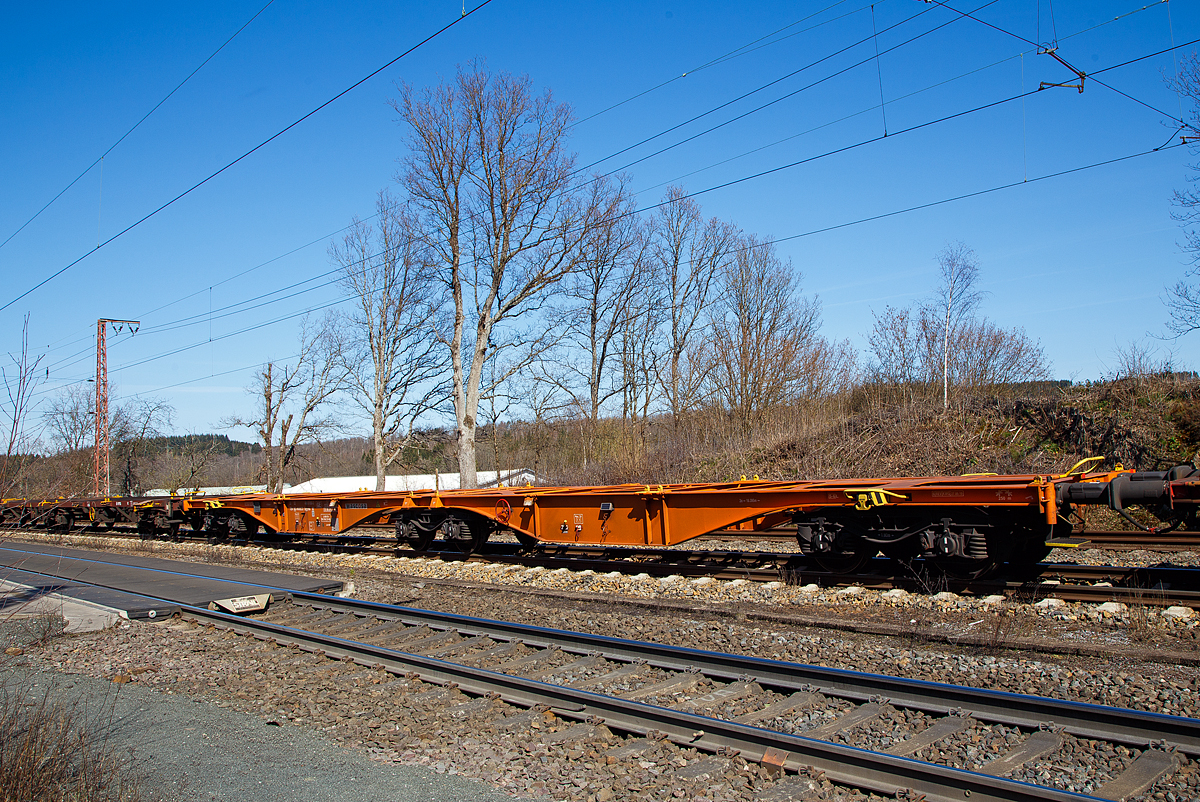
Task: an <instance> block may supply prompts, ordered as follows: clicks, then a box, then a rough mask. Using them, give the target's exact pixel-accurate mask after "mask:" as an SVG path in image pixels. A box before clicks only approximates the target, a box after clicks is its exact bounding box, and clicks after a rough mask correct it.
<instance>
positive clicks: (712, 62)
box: [572, 0, 867, 127]
mask: <svg viewBox="0 0 1200 802" xmlns="http://www.w3.org/2000/svg"><path fill="white" fill-rule="evenodd" d="M846 1H847V0H838V1H837V2H836V3H833V4H832V5H828V6H825V8H822V9H821V10H819V11H814V12H813V13H811V14H809V15H808V16H807V17H801V18H800V19H798V20H796V21H795V22H792V23H790V24H788V25H785V26H783V27H782V28H778V29H776V30H774V31H772V32H771V33H768V34H766V35H764V36H761V37H759V38H758V39H755V40H753V41H751V42H747V43H746V44H744V45H742V46H740V47H737V48H734V49H733V50H730V51H729V52H727V53H724V54H722V55H720V56H717V57H716V58H712V59H709V60H708V61H706V62H704V63H703V64H701V65H700V66H698V67H693V68H691V69H690V70H684V71H683V72H682V73H680V74H679V75H676V76H674V77H672V78H668V79H667V80H665V81H663V82H661V83H658V84H655V85H654V86H652V87H650V88H649V89H644V90H642V91H641V92H638V93H636V94H634V95H630V96H629V97H627V98H625V99H624V100H621V101H619V102H617V103H614V104H612V105H611V106H608V107H606V108H603V109H600V110H599V111H596V112H593V113H591V114H589V115H588V116H586V117H584V118H583V119H580V120H576V121H575V122H574V123H572V127H574V126H578V125H583V124H584V123H586V122H588V121H590V120H593V119H595V118H596V117H599V116H600V115H602V114H607V113H608V112H610V111H613V110H614V109H618V108H620V107H621V106H624V105H625V104H626V103H631V102H633V101H635V100H638V99H639V98H642V97H645V96H646V95H649V94H650V93H652V92H657V91H658V90H659V89H662V88H663V87H666V86H669V85H670V84H673V83H675V82H676V81H679V80H682V79H684V78H686V77H687V76H689V75H695V74H696V73H698V72H700V71H701V70H706V69H708V68H709V67H715V66H716V65H718V64H724V63H725V62H726V61H731V60H732V59H735V58H738V57H740V56H744V55H747V54H749V53H753V52H755V51H756V50H761V49H762V48H764V47H770V46H771V45H775V44H779V42H782V41H784V40H786V39H790V38H792V37H793V36H799V35H800V34H802V33H807V32H808V31H812V30H816V29H817V28H820V27H822V26H824V25H829V24H830V23H833V22H837V21H838V20H840V19H845V18H846V17H850V16H853V15H855V14H857V13H859V12H860V11H862V10H863V9H865V8H867V6H865V5H864V6H859V7H858V8H856V9H854V10H853V11H847V12H846V13H845V14H841V15H839V16H836V17H833V18H831V19H827V20H824V21H822V22H819V23H817V24H816V25H813V26H810V27H808V28H804V29H802V30H799V31H795V32H793V33H790V34H788V35H787V36H785V37H781V38H780V39H776V40H775V41H773V42H767V43H766V44H761V45H759V46H758V47H753V48H752V47H751V45H755V44H758V43H759V42H762V41H763V40H764V39H769V38H770V37H772V36H774V35H775V34H777V33H781V32H783V31H786V30H788V29H789V28H792V27H795V26H796V25H799V24H800V23H802V22H807V21H808V20H810V19H812V18H813V17H816V16H819V15H821V14H824V13H825V12H826V11H829V10H830V9H831V8H836V7H837V6H840V5H842V4H843V3H845V2H846ZM748 48H749V49H748Z"/></svg>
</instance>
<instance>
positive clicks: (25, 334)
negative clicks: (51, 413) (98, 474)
mask: <svg viewBox="0 0 1200 802" xmlns="http://www.w3.org/2000/svg"><path fill="white" fill-rule="evenodd" d="M43 356H44V354H39V355H37V356H36V357H35V356H31V355H30V353H29V315H25V318H24V322H23V323H22V325H21V350H20V352H19V353H16V354H14V353H12V352H9V354H8V361H9V363H10V364H8V365H5V366H3V367H0V381H3V382H4V394H5V396H6V399H5V402H4V404H3V406H0V415H3V418H4V420H5V424H4V428H5V430H6V431H5V434H7V435H8V437H7V440H8V442H7V443H6V444H5V449H4V464H3V466H0V497H3V496H8V495H12V491H13V489H14V488H17V487H19V486H20V484H21V479H22V474H23V473H24V469H25V466H26V464H27V462H28V461H29V459H30V457H31V453H30V452H31V451H32V450H33V449H32V446H33V442H34V440H35V439H36V438H34V437H33V436H31V435H30V434H29V432H28V431H27V430H26V425H27V424H28V422H29V417H30V415H31V414H32V413H33V411H34V408H35V407H36V406H37V404H36V402H35V401H34V391H35V390H36V389H37V387H38V385H39V384H40V383H41V382H42V381H43V380H44V378H43V377H40V376H38V368H39V366H40V365H41V363H42V357H43Z"/></svg>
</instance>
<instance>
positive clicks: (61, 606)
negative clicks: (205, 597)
mask: <svg viewBox="0 0 1200 802" xmlns="http://www.w3.org/2000/svg"><path fill="white" fill-rule="evenodd" d="M177 612H179V605H178V604H176V603H173V602H166V601H163V600H161V599H151V598H147V597H146V596H141V595H138V594H135V593H126V592H125V591H121V590H114V589H112V588H103V587H97V586H96V585H88V584H84V583H81V582H78V581H75V580H71V579H63V578H61V577H55V576H46V575H44V574H36V573H30V572H29V571H21V570H18V569H16V568H0V617H3V618H4V619H6V620H7V619H10V618H28V617H33V616H42V615H55V616H59V617H61V618H64V619H66V621H67V627H66V629H67V631H68V632H74V631H79V632H86V631H90V630H93V629H103V628H104V627H106V626H111V625H112V624H114V623H115V622H116V620H117V619H118V618H165V617H168V616H171V615H174V614H175V613H177Z"/></svg>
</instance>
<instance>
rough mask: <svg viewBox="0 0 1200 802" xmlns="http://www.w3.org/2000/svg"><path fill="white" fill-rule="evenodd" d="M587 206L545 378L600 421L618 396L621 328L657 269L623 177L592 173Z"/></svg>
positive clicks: (589, 417) (588, 416) (562, 294)
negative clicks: (649, 266) (648, 261)
mask: <svg viewBox="0 0 1200 802" xmlns="http://www.w3.org/2000/svg"><path fill="white" fill-rule="evenodd" d="M587 209H588V214H589V215H590V216H591V217H592V218H593V219H591V220H589V221H588V223H587V227H588V237H587V239H586V240H585V241H584V242H583V244H582V247H581V249H580V250H581V253H580V259H579V267H578V269H577V270H576V271H575V272H574V273H572V274H571V275H570V276H568V277H567V278H566V280H565V281H564V282H563V286H562V288H561V291H560V292H559V293H557V295H558V297H559V298H560V299H561V300H560V302H559V303H558V304H557V305H556V307H555V310H554V325H555V327H556V329H557V331H556V339H557V340H558V347H557V348H556V349H555V350H554V352H553V353H552V356H551V358H550V361H551V362H552V365H553V370H549V371H546V373H547V374H548V375H547V379H546V380H547V381H550V382H553V383H555V384H556V385H557V386H558V387H560V388H561V389H562V390H563V391H565V392H567V393H569V394H570V395H571V397H572V399H573V402H574V405H575V406H576V407H577V408H578V409H579V410H580V412H581V413H582V415H583V416H584V417H585V418H586V419H587V420H590V421H591V422H592V423H595V422H596V421H597V420H598V419H599V417H600V411H601V408H602V407H603V406H604V405H605V403H606V402H608V401H609V400H610V399H612V398H614V397H617V396H619V395H620V394H621V383H620V382H619V381H617V378H618V377H619V373H620V371H619V367H620V366H619V364H618V362H619V357H620V354H619V353H618V347H619V341H620V337H621V332H622V331H623V329H624V328H625V326H626V324H627V322H628V320H629V318H630V316H631V315H632V314H634V306H635V303H634V299H635V296H636V295H637V294H638V293H641V292H644V291H645V289H646V284H647V283H648V279H649V278H650V277H651V275H652V274H651V273H650V271H648V270H646V269H645V268H646V265H645V259H644V256H645V247H646V237H645V231H644V229H643V227H642V225H641V223H640V222H639V220H638V218H637V216H636V215H635V214H634V210H635V202H634V198H633V197H632V196H631V195H630V194H629V192H628V190H627V189H626V187H625V182H624V179H621V180H618V181H617V182H610V181H609V180H608V179H606V178H597V179H595V180H594V181H593V183H592V195H591V199H590V201H589V203H588V205H587ZM581 355H582V358H581Z"/></svg>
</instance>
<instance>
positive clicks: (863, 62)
mask: <svg viewBox="0 0 1200 802" xmlns="http://www.w3.org/2000/svg"><path fill="white" fill-rule="evenodd" d="M997 2H999V0H988V2H987V3H985V4H984V5H983V6H980V8H985V7H986V6H990V5H993V4H995V3H997ZM921 13H925V12H921ZM917 16H920V14H917V15H914V16H913V17H909V18H908V20H904V22H909V21H911V20H913V19H916V17H917ZM956 21H957V20H951V21H950V22H946V23H943V24H941V25H938V26H936V27H934V28H931V29H930V30H928V31H924V32H922V33H919V34H917V35H916V36H912V37H910V38H908V39H906V40H904V41H903V42H900V43H898V44H896V45H893V46H892V47H889V48H887V49H885V50H883V51H881V52H877V53H876V54H875V55H871V56H868V57H867V58H865V59H862V60H861V61H857V62H855V63H854V64H851V65H849V66H847V67H843V68H842V69H840V70H837V71H835V72H833V73H831V74H829V75H826V76H825V77H823V78H819V79H817V80H815V81H813V82H812V83H810V84H807V85H806V86H802V87H800V88H799V89H796V90H793V91H791V92H789V93H787V94H786V95H782V96H781V97H778V98H776V99H774V100H771V101H768V102H767V103H763V104H762V105H760V106H757V107H755V108H753V109H750V110H748V111H745V112H742V113H741V114H738V115H737V116H735V117H731V118H729V119H728V120H725V121H723V122H720V123H717V124H716V125H713V126H711V127H709V128H706V129H705V130H703V131H699V132H697V133H695V134H692V135H690V136H688V137H685V138H684V139H681V140H679V141H677V142H674V143H673V144H670V145H667V146H666V147H663V148H660V149H659V150H656V151H654V152H653V153H650V154H647V155H645V156H642V157H640V158H637V159H634V160H633V161H631V162H627V163H626V164H623V165H621V166H620V167H618V168H616V169H614V170H611V171H609V172H608V173H605V174H604V175H605V176H612V175H615V174H617V173H620V172H622V171H624V170H628V169H629V168H630V167H633V166H635V165H638V164H641V163H642V162H644V161H646V160H648V159H652V158H654V157H656V156H661V155H662V154H664V153H666V152H668V151H670V150H673V149H675V148H677V147H679V146H680V145H685V144H687V143H688V142H692V141H694V140H696V139H699V138H700V137H702V136H707V135H708V134H711V133H712V132H714V131H717V130H719V129H721V128H724V127H725V126H727V125H731V124H733V123H735V122H737V121H739V120H743V119H745V118H746V117H749V116H750V115H752V114H757V113H758V112H760V111H763V110H765V109H768V108H770V107H771V106H774V105H776V104H777V103H781V102H783V101H784V100H789V99H791V98H793V97H795V96H796V95H799V94H801V93H802V92H806V91H808V90H809V89H812V88H814V87H816V86H820V85H821V84H823V83H825V82H826V81H830V80H832V79H834V78H836V77H838V76H839V75H844V74H845V73H847V72H850V71H851V70H854V69H857V68H859V67H862V66H864V65H866V64H870V63H871V62H873V61H876V60H877V59H878V57H879V56H880V55H885V54H887V53H891V52H892V51H894V50H898V49H899V48H901V47H905V46H907V45H910V44H912V43H913V42H915V41H917V40H919V39H921V38H923V37H925V36H928V35H930V34H932V33H935V32H936V31H939V30H941V29H942V28H945V27H947V26H949V25H952V24H953V23H954V22H956ZM901 24H903V23H896V25H892V26H890V27H888V28H885V29H884V30H883V32H885V33H886V32H887V31H889V30H892V29H893V28H895V27H897V26H899V25H901ZM874 38H876V37H872V36H869V37H867V38H866V39H862V40H860V41H859V42H857V43H856V44H855V45H852V47H854V46H857V45H860V44H863V43H864V42H869V41H871V40H872V39H874ZM848 49H849V48H843V49H842V50H840V51H838V53H835V54H833V55H838V54H840V53H844V52H846V50H848ZM830 57H831V56H829V57H826V58H824V59H820V60H818V61H816V62H813V63H814V64H819V63H820V62H821V61H824V60H826V59H827V58H830ZM809 66H811V65H809ZM804 69H807V67H803V68H801V70H797V71H796V72H794V73H791V74H790V75H795V74H796V73H798V72H801V71H803V70H804ZM785 77H789V76H785ZM780 80H782V79H780ZM772 83H778V81H773V82H772ZM770 85H771V84H766V86H770ZM881 89H882V86H881ZM755 91H758V90H755ZM750 94H753V93H747V94H746V95H743V96H742V98H745V97H749V95H750ZM742 98H738V99H742ZM733 102H735V101H729V103H733ZM726 105H729V104H728V103H726V104H722V106H718V107H717V108H723V107H724V106H726ZM709 113H710V112H705V113H704V114H702V115H698V116H696V117H693V118H692V119H691V120H689V121H688V122H694V121H695V120H698V119H700V117H703V116H706V115H707V114H709ZM686 124H687V123H680V124H679V125H677V126H673V127H672V128H669V129H667V131H673V130H675V129H676V128H680V127H682V126H683V125H686ZM660 135H661V134H655V136H653V137H650V138H649V139H645V140H643V141H642V142H640V143H638V144H645V143H646V142H649V141H650V140H652V139H655V138H657V137H658V136H660ZM633 147H636V145H631V146H630V147H629V148H626V149H625V150H629V149H632V148H633ZM623 152H624V150H622V151H618V153H623ZM609 158H611V156H606V157H605V158H604V159H601V160H600V161H597V162H593V163H592V164H593V165H595V164H599V163H600V162H602V161H606V160H607V159H609Z"/></svg>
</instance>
